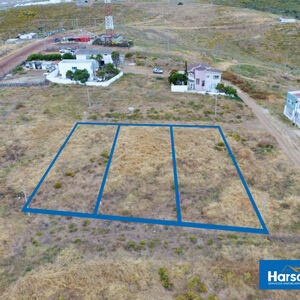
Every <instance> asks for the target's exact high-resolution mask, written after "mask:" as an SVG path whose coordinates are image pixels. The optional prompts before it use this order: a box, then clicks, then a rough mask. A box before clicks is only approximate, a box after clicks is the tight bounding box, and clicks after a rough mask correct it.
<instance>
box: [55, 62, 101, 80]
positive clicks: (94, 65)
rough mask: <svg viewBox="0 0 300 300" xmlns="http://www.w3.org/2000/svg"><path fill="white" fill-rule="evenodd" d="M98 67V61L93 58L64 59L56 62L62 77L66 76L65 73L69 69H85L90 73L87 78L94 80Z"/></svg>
mask: <svg viewBox="0 0 300 300" xmlns="http://www.w3.org/2000/svg"><path fill="white" fill-rule="evenodd" d="M98 68H99V65H98V62H97V61H96V60H94V59H65V60H62V61H61V62H60V63H59V64H58V69H59V73H60V75H61V76H62V78H63V79H66V78H67V77H66V74H67V72H68V71H69V70H70V71H72V72H74V71H75V70H76V69H79V70H84V69H86V70H87V71H88V72H89V74H90V77H89V80H94V79H95V73H96V71H97V70H98Z"/></svg>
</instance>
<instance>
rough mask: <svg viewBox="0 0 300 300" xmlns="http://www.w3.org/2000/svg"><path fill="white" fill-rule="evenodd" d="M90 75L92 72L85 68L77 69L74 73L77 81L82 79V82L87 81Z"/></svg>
mask: <svg viewBox="0 0 300 300" xmlns="http://www.w3.org/2000/svg"><path fill="white" fill-rule="evenodd" d="M89 77H90V74H89V72H88V71H87V70H86V69H83V70H80V69H77V70H75V72H74V75H73V79H74V80H75V81H80V82H81V83H85V82H87V80H88V79H89Z"/></svg>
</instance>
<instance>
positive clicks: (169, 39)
mask: <svg viewBox="0 0 300 300" xmlns="http://www.w3.org/2000/svg"><path fill="white" fill-rule="evenodd" d="M169 51H170V36H169V35H168V52H169Z"/></svg>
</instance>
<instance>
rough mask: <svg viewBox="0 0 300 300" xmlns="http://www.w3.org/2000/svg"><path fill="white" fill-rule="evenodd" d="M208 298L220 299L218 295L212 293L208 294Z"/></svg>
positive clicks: (211, 299) (209, 299) (208, 299)
mask: <svg viewBox="0 0 300 300" xmlns="http://www.w3.org/2000/svg"><path fill="white" fill-rule="evenodd" d="M207 300H219V298H218V297H217V296H216V295H214V294H210V295H209V296H208V298H207Z"/></svg>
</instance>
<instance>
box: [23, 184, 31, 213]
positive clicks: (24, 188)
mask: <svg viewBox="0 0 300 300" xmlns="http://www.w3.org/2000/svg"><path fill="white" fill-rule="evenodd" d="M23 193H24V198H25V203H27V195H26V187H25V185H23ZM28 216H30V213H28Z"/></svg>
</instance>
